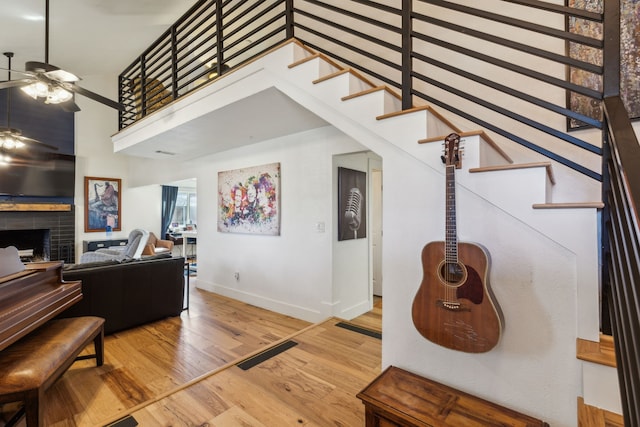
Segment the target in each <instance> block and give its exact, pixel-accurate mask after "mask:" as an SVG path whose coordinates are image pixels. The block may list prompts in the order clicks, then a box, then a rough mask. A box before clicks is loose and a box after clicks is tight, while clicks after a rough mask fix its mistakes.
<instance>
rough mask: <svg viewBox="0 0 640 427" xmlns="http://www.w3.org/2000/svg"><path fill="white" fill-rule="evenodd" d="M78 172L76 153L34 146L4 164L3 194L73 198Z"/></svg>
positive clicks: (0, 168)
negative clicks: (61, 152) (47, 149)
mask: <svg viewBox="0 0 640 427" xmlns="http://www.w3.org/2000/svg"><path fill="white" fill-rule="evenodd" d="M75 176H76V158H75V156H72V155H69V154H60V153H54V152H37V151H36V150H33V151H30V152H29V153H28V155H26V156H25V157H21V158H17V157H16V158H14V159H13V160H12V161H11V162H9V163H8V164H0V196H23V197H24V196H26V197H71V198H72V197H73V196H74V190H75V182H76V181H75Z"/></svg>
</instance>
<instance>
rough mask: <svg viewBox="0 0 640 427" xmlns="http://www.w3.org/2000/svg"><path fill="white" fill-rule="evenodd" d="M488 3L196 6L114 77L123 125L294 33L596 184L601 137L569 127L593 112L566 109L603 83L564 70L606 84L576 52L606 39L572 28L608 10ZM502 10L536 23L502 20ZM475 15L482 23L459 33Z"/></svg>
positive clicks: (303, 0)
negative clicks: (577, 75)
mask: <svg viewBox="0 0 640 427" xmlns="http://www.w3.org/2000/svg"><path fill="white" fill-rule="evenodd" d="M491 3H492V4H493V5H494V10H495V11H493V12H492V11H489V10H484V9H480V8H472V7H468V6H463V5H461V4H457V3H455V2H453V1H444V0H397V4H398V7H391V6H387V5H384V4H382V3H379V2H377V1H368V0H350V1H345V2H338V1H327V0H324V1H320V0H257V1H256V0H254V1H247V0H201V1H199V2H198V3H196V4H195V5H194V6H193V7H192V8H191V9H190V10H189V11H188V12H187V13H186V14H185V15H184V16H183V17H181V18H180V19H179V20H178V21H177V22H176V23H175V24H174V25H173V26H172V27H171V28H170V29H169V30H167V31H166V32H165V34H163V35H162V36H161V37H160V38H159V39H158V40H157V41H156V42H155V43H154V44H153V45H152V46H150V47H149V49H147V50H146V51H145V52H143V53H142V55H140V57H139V58H138V59H136V61H135V62H134V63H132V64H131V65H130V66H129V67H128V68H127V69H126V70H125V71H124V72H123V73H122V74H121V75H120V102H121V103H122V104H124V105H125V107H126V109H125V111H123V112H121V113H120V124H119V126H120V129H124V128H125V127H127V126H129V125H131V124H133V123H135V121H136V120H138V119H140V118H142V117H144V116H146V115H148V114H150V113H151V112H153V111H155V110H157V109H158V108H160V107H162V106H163V105H165V104H166V103H168V102H171V101H173V100H175V99H178V98H180V97H182V96H184V95H186V94H187V93H190V92H191V91H193V90H197V89H198V88H199V87H201V86H202V85H203V84H206V83H208V82H209V81H211V80H213V79H215V78H216V77H218V76H220V75H222V74H223V73H224V72H225V71H227V70H229V69H231V68H234V67H237V66H239V65H242V64H243V63H244V62H246V61H248V60H250V59H252V58H253V57H255V56H256V55H258V54H260V53H262V52H264V51H266V50H268V49H269V48H271V47H273V46H275V45H277V44H278V43H281V42H282V41H285V40H287V39H289V38H291V37H294V36H295V37H296V38H297V39H299V40H301V41H302V42H303V43H305V44H306V45H308V46H309V47H312V48H314V49H316V50H317V51H320V52H323V53H325V54H327V55H330V56H331V57H333V58H334V59H337V60H338V61H341V62H342V63H344V64H345V65H348V66H351V67H353V68H355V69H358V70H359V71H361V72H363V73H365V74H366V75H368V76H370V77H372V78H373V80H374V81H375V80H377V81H379V82H380V83H381V84H386V85H388V86H390V87H392V88H395V89H397V90H398V91H399V92H400V93H401V94H402V99H403V106H404V108H409V107H411V106H413V105H417V104H420V103H423V104H424V103H429V104H432V105H437V106H439V107H441V108H443V109H446V110H449V111H451V112H453V113H455V114H456V115H458V116H459V117H461V118H462V119H464V120H468V121H469V122H472V123H475V124H476V125H478V126H480V127H482V128H484V129H485V130H489V131H492V132H494V133H495V134H497V135H500V136H502V137H504V138H506V139H509V140H512V141H514V142H516V143H518V144H520V145H522V146H524V147H527V148H529V149H531V150H533V151H536V152H537V153H539V154H542V155H544V156H546V157H548V158H550V159H552V160H554V161H557V162H559V163H561V164H563V165H565V166H568V167H570V168H572V169H574V170H576V171H579V172H581V173H583V174H585V175H587V176H589V177H591V178H593V179H595V180H598V181H600V180H601V179H602V176H601V173H600V171H601V154H602V150H601V141H600V140H599V139H598V138H597V139H596V141H591V140H589V138H586V139H583V138H582V137H580V136H578V134H577V133H575V132H567V125H568V124H570V125H572V126H586V127H591V128H598V129H601V128H602V121H601V117H600V114H599V113H598V114H597V117H592V116H593V114H587V113H585V112H578V111H575V108H573V109H572V108H567V99H577V98H581V99H582V103H583V104H587V105H590V104H593V103H595V104H599V103H600V101H601V100H602V89H601V86H602V85H601V84H599V86H600V87H596V88H592V87H590V86H591V85H592V83H580V82H578V81H571V79H569V78H568V77H567V70H570V71H571V72H573V71H574V70H578V71H579V72H581V73H583V75H585V74H584V73H586V76H587V77H586V78H584V80H585V81H587V80H588V81H590V82H591V81H596V82H598V81H601V80H602V76H603V73H604V68H603V66H602V65H601V64H599V63H591V62H588V61H587V60H582V59H579V58H576V57H575V55H574V54H572V53H571V52H572V49H573V50H574V51H575V50H584V49H588V50H590V53H589V56H593V57H596V58H597V57H601V51H602V47H603V40H602V39H601V38H593V37H589V36H587V35H583V34H577V33H576V32H575V31H570V29H569V28H570V24H571V23H576V22H578V23H583V22H586V23H587V24H588V25H590V26H595V27H596V29H595V32H596V33H598V32H600V33H601V32H602V25H603V22H604V14H603V13H596V12H589V11H585V10H581V9H575V8H570V7H566V6H558V5H552V4H550V3H547V2H544V1H539V0H518V1H516V0H503V1H500V0H493V1H492V2H491ZM606 3H607V4H608V3H609V2H606ZM496 4H497V5H498V6H499V7H495V5H496ZM483 7H485V4H484V3H483ZM506 7H509V8H510V11H511V12H512V13H513V14H514V15H516V16H523V17H530V16H533V18H534V20H532V21H527V20H525V19H516V18H510V17H507V16H504V15H502V14H501V13H500V12H501V11H502V10H503V9H504V8H506ZM434 16H438V18H435V17H434ZM470 18H474V19H470ZM478 18H480V20H481V21H483V22H484V24H483V25H482V26H481V27H471V26H468V25H465V23H467V22H478V21H479V19H478ZM549 23H550V25H549ZM517 34H522V35H523V37H522V38H521V39H520V40H518V39H517V38H514V35H517ZM596 62H597V61H596ZM522 64H528V65H527V66H525V65H522ZM496 75H500V76H502V77H504V76H506V77H507V79H508V80H509V81H510V82H512V83H511V84H507V82H506V81H505V79H501V81H496V79H495V76H496ZM143 81H144V82H145V84H142V83H141V82H143ZM596 85H598V83H596ZM591 101H593V102H591ZM525 112H526V113H525ZM522 135H528V137H527V138H525V137H523V136H522ZM572 147H578V148H579V149H580V150H584V152H585V153H586V154H580V155H578V156H576V155H575V154H574V153H573V151H571V150H572ZM578 158H579V159H581V160H580V161H577V160H576V159H578Z"/></svg>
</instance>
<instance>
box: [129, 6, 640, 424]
mask: <svg viewBox="0 0 640 427" xmlns="http://www.w3.org/2000/svg"><path fill="white" fill-rule="evenodd" d="M602 3H603V4H604V10H603V11H597V12H591V11H585V10H581V9H575V8H570V7H567V6H561V5H555V4H551V3H548V2H545V1H539V0H492V1H491V2H478V4H482V9H481V8H480V6H478V7H476V8H474V7H469V6H465V5H462V4H459V3H456V2H455V1H445V0H397V6H396V7H392V6H388V5H385V4H382V3H378V2H377V1H369V0H349V1H346V0H345V1H337V0H336V1H329V0H325V1H320V0H252V1H248V0H200V1H198V2H197V3H196V4H195V5H194V6H193V7H192V8H191V9H190V10H189V11H188V12H187V13H185V15H183V16H182V17H181V18H180V19H179V20H178V21H177V22H176V23H175V24H174V25H173V26H171V28H170V29H169V30H167V31H166V32H165V33H164V34H163V35H162V36H161V37H160V38H159V39H158V40H157V41H156V42H155V43H154V44H153V45H151V46H150V47H149V48H148V49H147V50H146V51H145V52H143V53H142V54H141V55H140V56H139V57H138V58H137V59H136V60H135V61H134V62H133V63H132V64H131V65H130V66H129V67H127V69H126V70H125V71H123V73H122V74H121V75H120V76H119V85H120V86H119V87H120V95H119V98H120V102H121V103H122V104H124V105H125V106H126V109H125V111H123V112H121V113H120V116H119V127H120V129H124V128H126V127H127V126H130V125H132V124H134V123H135V122H136V121H137V120H139V119H141V118H143V117H145V116H146V115H148V114H150V113H152V112H153V111H155V110H157V109H158V108H160V107H162V106H163V105H165V104H167V103H169V102H171V101H173V100H176V99H179V98H180V97H182V96H184V95H187V94H188V93H190V92H192V91H195V90H197V89H198V88H200V87H201V86H203V85H205V84H207V83H209V82H210V81H212V80H214V79H216V78H218V77H220V76H222V75H223V74H224V73H225V72H227V71H228V70H231V69H233V68H235V67H238V66H240V65H242V64H244V63H246V62H247V61H249V60H251V59H253V58H254V57H256V56H257V55H259V54H261V53H263V52H265V51H267V50H269V49H271V48H272V47H274V46H277V45H278V44H280V43H281V42H283V41H285V40H288V39H291V38H292V37H295V38H297V39H298V40H300V41H302V42H303V43H304V44H306V45H307V46H309V47H311V48H314V49H316V50H317V51H319V52H322V53H325V54H326V55H329V56H331V57H332V58H334V59H336V60H338V61H340V62H342V63H343V64H345V65H347V66H350V67H352V68H355V69H357V70H359V71H360V72H362V73H363V74H365V75H368V76H370V77H371V78H372V80H374V81H376V80H377V81H378V82H380V83H381V84H385V85H388V86H390V87H392V88H395V89H397V90H398V91H399V92H400V93H401V95H402V103H403V108H405V109H407V108H410V107H412V106H414V105H418V104H420V103H421V102H426V103H429V104H433V105H437V106H439V107H441V108H443V109H446V110H448V111H450V112H452V113H454V114H456V115H457V116H459V117H460V118H461V119H462V120H467V121H468V122H470V123H474V124H476V125H478V126H480V127H482V128H484V129H485V130H489V131H492V132H494V133H495V134H497V135H500V136H501V137H504V138H506V139H509V140H511V141H514V142H515V143H517V144H520V145H522V146H524V147H526V148H529V149H531V150H533V151H535V152H537V153H539V154H541V155H543V156H546V157H548V158H550V159H552V160H554V161H557V162H559V163H561V164H563V165H565V166H567V167H569V168H572V169H574V170H576V171H578V172H580V173H582V174H584V175H586V176H588V177H590V178H593V179H595V180H597V181H601V182H602V183H603V200H604V202H605V209H604V212H603V222H604V224H605V225H604V226H603V229H602V235H603V237H602V247H603V252H604V254H603V259H605V268H604V269H603V296H604V297H605V298H604V299H605V300H606V301H610V304H606V303H605V304H604V305H603V313H604V316H603V319H602V324H603V331H604V332H607V333H611V332H612V333H613V335H614V340H615V343H616V353H617V357H618V366H619V369H618V371H619V373H620V384H621V390H622V395H623V409H624V417H625V423H626V424H627V425H640V419H639V417H640V416H639V412H640V410H639V409H638V405H639V403H638V402H640V394H639V393H640V391H639V390H640V385H639V380H638V378H640V367H639V366H638V363H639V360H640V354H639V353H640V350H639V349H640V342H639V341H640V338H639V337H640V320H639V317H638V316H639V313H640V289H639V288H638V286H639V285H638V284H639V283H640V272H639V265H640V255H639V254H640V244H639V243H638V239H639V235H640V233H639V226H638V223H639V215H638V207H640V188H638V186H639V185H640V183H639V181H638V180H637V179H634V176H633V175H632V174H633V173H634V172H635V171H637V170H639V168H640V147H639V146H638V142H637V140H636V139H635V135H634V134H633V130H632V128H631V125H630V123H629V120H628V116H627V113H626V111H625V109H624V106H623V105H622V101H621V100H620V97H619V90H620V88H619V86H620V83H619V81H620V78H619V73H620V70H619V62H620V59H619V49H620V38H619V33H620V28H619V19H620V3H619V0H607V1H606V2H604V1H603V2H602ZM507 9H508V10H509V13H508V14H503V11H505V10H507ZM436 16H437V17H438V18H436ZM471 18H473V19H471ZM478 22H481V23H482V24H481V25H480V26H471V25H466V24H467V23H473V24H474V25H475V23H478ZM578 26H580V27H581V28H584V27H589V28H592V29H593V30H594V33H596V34H597V33H600V34H602V33H604V37H590V36H589V35H588V34H579V33H576V32H575V31H572V28H575V27H578ZM578 51H580V52H585V51H586V52H587V54H586V55H584V56H586V57H589V58H596V59H595V60H586V59H581V57H580V55H575V54H574V53H575V52H578ZM600 58H602V59H600ZM525 64H526V65H525ZM574 73H577V74H580V75H581V76H582V78H579V79H574V78H572V77H571V76H572V75H573V74H574ZM496 76H500V79H499V80H498V79H496ZM581 81H582V82H584V83H581ZM142 82H145V83H144V84H143V83H142ZM603 93H604V94H606V96H607V98H606V99H605V100H604V102H603V103H602V100H603V99H604V95H603ZM574 101H575V102H577V103H578V105H582V106H584V105H596V108H595V109H594V110H593V111H587V110H585V111H582V110H580V108H574V107H573V106H571V105H573V104H572V102H574ZM601 103H602V104H603V105H604V110H605V116H606V120H605V119H603V116H602V114H600V110H599V109H598V108H597V106H598V105H600V104H601ZM568 106H571V107H568ZM583 110H584V109H583ZM568 127H572V128H575V129H580V128H583V127H586V128H588V129H597V130H602V132H601V133H597V134H598V135H601V138H600V137H596V141H592V140H589V136H588V135H585V132H581V131H580V130H578V131H577V132H571V131H568V129H567V128H568ZM522 135H528V136H527V138H524V137H523V136H522ZM534 141H535V142H534ZM576 147H577V148H578V149H579V150H582V153H583V154H576V151H575V148H576ZM578 159H580V160H578ZM584 159H587V160H586V161H585V160H584ZM608 313H610V316H609V314H608ZM609 317H610V319H611V320H610V321H609Z"/></svg>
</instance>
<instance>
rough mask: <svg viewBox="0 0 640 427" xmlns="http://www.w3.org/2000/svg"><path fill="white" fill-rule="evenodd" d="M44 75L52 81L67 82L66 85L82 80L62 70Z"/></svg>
mask: <svg viewBox="0 0 640 427" xmlns="http://www.w3.org/2000/svg"><path fill="white" fill-rule="evenodd" d="M44 75H45V76H47V77H48V78H50V79H51V80H56V81H59V82H65V83H73V82H77V81H79V80H80V77H78V76H76V75H75V74H73V73H70V72H68V71H65V70H60V69H58V70H53V71H47V72H46V73H44Z"/></svg>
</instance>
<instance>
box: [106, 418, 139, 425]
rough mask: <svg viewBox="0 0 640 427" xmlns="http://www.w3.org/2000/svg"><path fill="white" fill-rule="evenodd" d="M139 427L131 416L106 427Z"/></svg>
mask: <svg viewBox="0 0 640 427" xmlns="http://www.w3.org/2000/svg"><path fill="white" fill-rule="evenodd" d="M137 425H138V422H137V421H136V419H135V418H133V417H132V416H131V415H129V416H128V417H124V418H120V419H119V420H118V421H116V422H114V423H111V424H107V425H106V426H105V427H135V426H137Z"/></svg>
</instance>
